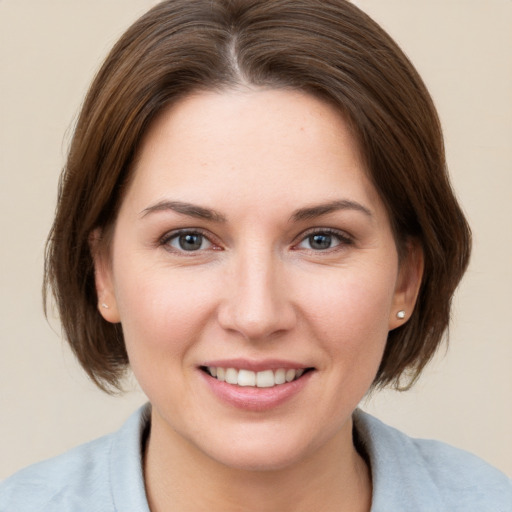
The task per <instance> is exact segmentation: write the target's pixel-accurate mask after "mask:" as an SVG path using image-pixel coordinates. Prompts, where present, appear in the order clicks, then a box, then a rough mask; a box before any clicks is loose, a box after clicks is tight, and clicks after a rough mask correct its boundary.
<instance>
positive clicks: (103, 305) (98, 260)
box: [89, 228, 121, 323]
mask: <svg viewBox="0 0 512 512" xmlns="http://www.w3.org/2000/svg"><path fill="white" fill-rule="evenodd" d="M89 248H90V251H91V255H92V259H93V263H94V281H95V284H96V295H97V297H98V311H99V312H100V314H101V316H102V317H103V318H104V319H105V320H106V321H107V322H111V323H119V322H120V321H121V320H120V317H119V311H118V308H117V300H116V296H115V290H114V279H113V275H112V261H111V258H110V252H109V250H108V247H106V245H105V243H104V242H103V239H102V231H101V229H99V228H98V229H95V230H94V231H93V232H92V233H91V234H90V236H89Z"/></svg>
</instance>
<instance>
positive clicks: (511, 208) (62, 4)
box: [0, 0, 512, 478]
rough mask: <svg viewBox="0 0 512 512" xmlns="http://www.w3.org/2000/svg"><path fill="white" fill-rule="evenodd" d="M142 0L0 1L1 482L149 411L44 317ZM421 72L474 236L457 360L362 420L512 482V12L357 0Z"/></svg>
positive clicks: (469, 1) (457, 0)
mask: <svg viewBox="0 0 512 512" xmlns="http://www.w3.org/2000/svg"><path fill="white" fill-rule="evenodd" d="M154 3H155V2H154V1H150V0H87V1H85V0H0V73H1V75H0V87H1V90H0V166H1V167H0V213H1V215H0V232H1V247H2V249H1V254H0V257H1V260H0V263H1V265H0V311H1V321H0V339H1V345H0V411H1V413H0V453H1V454H2V456H1V457H0V478H3V477H6V476H7V475H8V474H10V473H12V472H13V471H15V470H16V469H18V468H20V467H22V466H25V465H27V464H29V463H32V462H34V461H37V460H40V459H42V458H46V457H49V456H52V455H55V454H57V453H60V452H62V451H64V450H66V449H68V448H70V447H72V446H74V445H76V444H78V443H81V442H84V441H86V440H89V439H91V438H94V437H97V436H99V435H101V434H103V433H106V432H109V431H111V430H113V429H116V428H117V427H118V426H119V425H120V424H121V423H122V421H123V420H124V418H126V417H127V415H128V414H129V413H130V412H131V411H132V410H134V409H135V407H136V406H137V405H138V404H140V403H142V402H143V401H144V397H143V396H142V395H141V394H140V393H139V392H138V391H136V390H135V385H133V388H134V391H133V392H130V393H128V394H126V395H125V396H123V397H116V398H113V397H108V396H106V395H104V394H102V393H101V392H100V391H98V390H96V389H95V388H94V386H93V385H92V384H91V383H90V382H88V380H87V379H86V378H85V377H84V375H83V374H82V372H81V371H80V370H79V369H78V367H77V365H76V364H75V362H74V361H73V359H72V357H71V356H70V355H69V352H68V349H67V347H66V346H65V344H64V343H63V342H62V341H61V339H60V336H59V328H58V325H57V323H56V322H55V320H53V321H52V324H53V328H52V327H50V326H49V325H48V323H47V322H46V320H45V319H44V317H43V314H42V309H41V300H40V287H41V278H42V265H43V247H44V240H45V237H46V233H47V231H48V229H49V227H50V224H51V219H52V213H53V209H54V205H55V198H56V189H57V179H58V175H59V170H60V168H61V166H62V164H63V161H64V155H65V152H66V147H67V144H68V142H69V137H70V132H71V130H72V126H73V120H74V118H75V116H76V114H77V111H78V109H79V105H80V102H81V100H82V98H83V95H84V93H85V91H86V88H87V85H88V83H89V81H90V79H91V78H92V76H93V74H94V72H95V70H96V69H97V68H98V66H99V64H100V62H101V60H102V58H103V57H104V55H105V53H106V52H107V50H108V49H109V48H110V46H111V45H112V44H113V43H114V41H115V40H116V38H117V37H118V36H119V35H120V33H121V32H122V31H123V29H125V28H126V27H127V25H128V24H129V23H130V22H132V21H133V20H134V19H135V18H136V17H137V16H138V15H140V14H141V13H142V12H144V11H145V10H146V9H147V8H148V7H150V6H151V5H152V4H154ZM356 3H357V4H358V5H359V6H361V7H362V8H363V9H364V10H366V11H367V12H368V13H369V14H371V15H373V16H374V17H375V18H376V20H377V21H379V22H380V23H381V24H382V25H383V26H384V27H385V28H386V29H387V30H388V31H389V32H390V33H391V35H392V36H394V37H395V38H396V40H397V41H398V42H399V43H400V44H401V45H402V47H403V48H404V49H405V51H406V53H408V54H409V56H410V57H411V59H412V60H413V62H415V64H416V65H417V67H418V69H419V71H420V73H422V74H423V76H424V78H425V81H426V82H427V85H428V86H429V87H430V89H431V92H432V94H433V96H434V99H435V101H436V103H437V105H438V108H439V111H440V115H441V118H442V121H443V124H444V128H445V133H446V141H447V150H448V157H449V164H450V169H451V173H452V176H453V180H454V186H455V189H456V191H457V193H458V195H459V197H460V199H461V202H462V204H463V207H464V209H465V211H466V213H467V215H468V217H469V219H470V222H471V224H472V226H473V230H474V238H475V251H474V256H473V260H472V264H471V268H470V270H469V272H468V274H467V277H466V278H465V280H464V282H463V285H462V286H461V288H460V291H459V293H458V295H457V297H456V300H455V307H454V318H453V326H452V329H451V344H450V349H449V351H448V352H447V354H446V355H445V354H444V353H443V354H442V356H444V357H439V358H438V359H437V360H436V361H435V362H434V364H432V365H431V366H430V367H429V368H428V370H427V371H426V372H425V375H424V377H423V378H422V380H420V382H419V383H418V384H417V386H416V387H415V388H414V389H413V390H412V391H410V392H409V393H405V394H397V393H381V394H380V395H377V396H376V397H374V398H373V400H372V401H371V402H369V403H366V404H363V406H364V407H365V408H366V409H369V410H371V411H373V412H375V413H376V414H377V415H378V416H380V417H381V418H382V419H384V420H385V421H387V422H389V423H391V424H393V425H396V426H398V427H399V428H401V429H402V430H405V431H406V432H408V433H409V434H411V435H414V436H421V437H433V438H438V439H442V440H445V441H447V442H449V443H452V444H454V445H456V446H459V447H462V448H465V449H468V450H470V451H473V452H475V453H476V454H478V455H479V456H481V457H483V458H484V459H486V460H488V461H489V462H491V463H493V464H494V465H496V466H498V467H499V468H501V469H502V470H503V471H505V472H506V473H508V474H509V475H511V476H512V442H511V437H512V405H511V400H512V370H511V368H512V292H511V289H512V265H511V263H512V226H511V224H512V192H511V190H512V30H511V27H512V1H511V0H360V1H358V2H356Z"/></svg>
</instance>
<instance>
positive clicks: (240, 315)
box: [218, 251, 296, 341]
mask: <svg viewBox="0 0 512 512" xmlns="http://www.w3.org/2000/svg"><path fill="white" fill-rule="evenodd" d="M228 274H229V278H228V282H227V283H226V287H225V290H224V300H223V301H222V302H221V304H220V306H219V313H218V319H219V323H220V325H221V327H222V328H223V329H225V330H227V331H230V332H236V333H238V334H239V335H241V336H242V337H243V338H245V339H247V340H250V341H258V340H265V339H269V338H274V337H276V336H278V335H281V334H283V333H285V332H287V331H290V330H291V329H292V328H293V327H294V325H295V322H296V312H295V309H294V306H293V302H292V301H291V300H290V289H289V287H288V286H287V285H286V277H285V275H284V274H285V272H284V269H283V263H282V262H281V261H279V258H277V257H275V256H274V255H272V253H271V251H245V252H244V253H243V254H240V255H239V256H238V257H237V258H235V261H233V262H232V266H231V267H230V269H229V272H228Z"/></svg>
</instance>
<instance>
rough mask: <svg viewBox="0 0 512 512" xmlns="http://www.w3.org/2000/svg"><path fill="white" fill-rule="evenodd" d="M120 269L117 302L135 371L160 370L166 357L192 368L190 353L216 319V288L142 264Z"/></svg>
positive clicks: (195, 279)
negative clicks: (213, 312)
mask: <svg viewBox="0 0 512 512" xmlns="http://www.w3.org/2000/svg"><path fill="white" fill-rule="evenodd" d="M119 270H120V273H119V275H122V279H120V280H119V286H118V287H117V288H116V299H117V302H118V308H119V313H120V317H121V322H122V327H123V333H124V337H125V342H126V348H127V351H128V355H129V358H130V363H131V366H132V368H133V370H134V372H135V373H136V374H137V370H138V369H140V370H142V371H147V368H148V367H149V368H151V369H152V371H153V369H155V370H156V369H157V368H158V366H159V363H160V362H163V361H164V359H165V360H166V362H167V364H168V363H169V362H171V363H173V364H176V365H183V364H185V365H186V355H187V351H188V349H189V348H190V347H191V346H193V345H194V343H195V342H196V341H197V339H198V337H199V336H200V333H201V331H202V330H203V329H204V328H205V326H206V324H207V323H208V320H209V318H210V312H211V310H212V307H213V305H212V296H213V295H214V294H213V293H212V290H211V289H209V288H208V287H205V286H198V285H199V284H200V282H201V279H198V278H197V277H199V276H196V277H195V278H194V277H192V276H190V275H188V273H187V272H172V271H171V270H169V269H165V268H155V267H153V268H151V269H147V268H146V269H145V268H142V265H141V266H139V267H138V268H137V265H132V266H130V268H124V269H123V268H121V267H119ZM121 272H122V274H121ZM127 276H129V277H127ZM166 356H170V357H166Z"/></svg>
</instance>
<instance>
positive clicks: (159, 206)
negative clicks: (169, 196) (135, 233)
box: [141, 201, 226, 222]
mask: <svg viewBox="0 0 512 512" xmlns="http://www.w3.org/2000/svg"><path fill="white" fill-rule="evenodd" d="M167 210H171V211H174V212H176V213H181V214H183V215H188V216H189V217H195V218H196V219H203V220H211V221H213V222H226V217H224V215H222V214H221V213H219V212H217V211H215V210H211V209H210V208H204V207H203V206H198V205H195V204H191V203H184V202H182V201H160V202H159V203H156V204H154V205H153V206H149V207H148V208H145V209H144V210H142V212H141V217H143V218H144V217H146V215H149V214H150V213H155V212H163V211H167Z"/></svg>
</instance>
